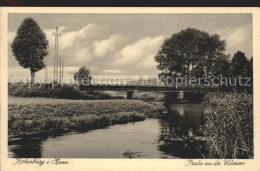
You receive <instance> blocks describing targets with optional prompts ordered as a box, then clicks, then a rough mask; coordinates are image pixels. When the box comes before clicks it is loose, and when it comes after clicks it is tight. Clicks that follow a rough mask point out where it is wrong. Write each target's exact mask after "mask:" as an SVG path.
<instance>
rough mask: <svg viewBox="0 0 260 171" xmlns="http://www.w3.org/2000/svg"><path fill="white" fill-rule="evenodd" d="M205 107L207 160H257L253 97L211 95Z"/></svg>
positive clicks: (241, 94)
mask: <svg viewBox="0 0 260 171" xmlns="http://www.w3.org/2000/svg"><path fill="white" fill-rule="evenodd" d="M204 105H207V106H208V107H207V109H206V110H205V113H204V117H205V124H204V126H203V129H202V130H203V132H204V135H205V136H206V137H207V143H206V148H207V150H208V154H207V158H253V156H254V153H253V145H254V143H253V97H252V95H249V94H246V93H209V94H208V95H206V97H205V102H204Z"/></svg>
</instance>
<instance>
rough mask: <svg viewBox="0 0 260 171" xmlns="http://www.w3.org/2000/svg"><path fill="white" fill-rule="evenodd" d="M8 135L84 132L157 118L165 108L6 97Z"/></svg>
mask: <svg viewBox="0 0 260 171" xmlns="http://www.w3.org/2000/svg"><path fill="white" fill-rule="evenodd" d="M8 102H9V106H8V108H9V109H8V110H9V114H8V134H9V136H11V137H15V136H26V135H33V134H46V133H63V132H68V131H71V130H77V131H87V130H91V129H97V128H104V127H106V126H109V125H114V124H123V123H128V122H134V121H141V120H144V119H145V118H147V117H149V118H156V117H158V116H159V115H160V114H161V113H162V112H163V111H164V110H166V109H165V107H164V105H163V104H161V103H153V104H149V103H146V102H143V101H139V100H91V101H88V100H67V99H48V98H17V97H12V96H9V100H8Z"/></svg>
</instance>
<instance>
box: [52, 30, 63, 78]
mask: <svg viewBox="0 0 260 171" xmlns="http://www.w3.org/2000/svg"><path fill="white" fill-rule="evenodd" d="M53 35H54V36H55V50H54V74H53V77H54V80H57V81H58V79H59V76H58V75H59V36H61V33H59V28H58V27H56V33H53Z"/></svg>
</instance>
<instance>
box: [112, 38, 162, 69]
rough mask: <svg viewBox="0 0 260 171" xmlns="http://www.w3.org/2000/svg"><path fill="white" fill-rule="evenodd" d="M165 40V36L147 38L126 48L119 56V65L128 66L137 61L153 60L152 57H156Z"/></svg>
mask: <svg viewBox="0 0 260 171" xmlns="http://www.w3.org/2000/svg"><path fill="white" fill-rule="evenodd" d="M163 40H164V36H157V37H154V38H151V37H145V38H142V39H140V40H138V41H137V42H135V43H134V44H131V45H128V46H126V47H125V48H123V49H122V50H121V51H120V52H119V53H118V54H117V55H118V56H119V60H118V61H117V64H121V65H126V64H127V65H128V64H131V63H134V62H137V61H139V62H144V61H145V60H149V59H151V56H155V55H156V52H157V51H158V50H159V47H160V45H161V44H162V41H163Z"/></svg>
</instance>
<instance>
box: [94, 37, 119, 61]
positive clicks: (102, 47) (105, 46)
mask: <svg viewBox="0 0 260 171" xmlns="http://www.w3.org/2000/svg"><path fill="white" fill-rule="evenodd" d="M123 40H124V37H123V36H122V35H112V36H110V37H109V38H108V39H104V40H101V41H95V42H94V46H95V49H94V53H95V54H96V55H97V56H98V57H100V56H104V55H106V54H107V53H111V52H114V51H115V50H117V48H118V46H120V43H121V42H122V41H123Z"/></svg>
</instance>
